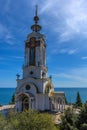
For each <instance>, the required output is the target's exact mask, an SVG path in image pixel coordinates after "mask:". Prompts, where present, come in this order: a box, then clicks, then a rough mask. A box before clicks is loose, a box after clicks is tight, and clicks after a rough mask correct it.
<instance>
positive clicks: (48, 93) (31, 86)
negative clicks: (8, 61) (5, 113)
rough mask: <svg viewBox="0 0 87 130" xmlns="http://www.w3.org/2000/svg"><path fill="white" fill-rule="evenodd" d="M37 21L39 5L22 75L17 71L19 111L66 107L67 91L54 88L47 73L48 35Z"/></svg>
mask: <svg viewBox="0 0 87 130" xmlns="http://www.w3.org/2000/svg"><path fill="white" fill-rule="evenodd" d="M38 21H39V17H38V15H37V8H36V13H35V17H34V22H35V23H34V25H32V26H31V29H32V32H31V33H30V34H29V35H28V36H27V39H26V41H25V57H24V65H23V77H22V79H20V78H19V75H18V74H17V87H16V94H15V106H16V110H17V111H19V112H21V111H23V110H25V109H33V110H39V111H45V110H50V111H62V112H63V111H64V109H65V94H64V92H55V91H54V86H53V84H52V78H51V77H47V71H48V69H47V66H46V41H45V36H44V35H43V34H41V33H40V30H41V28H42V27H41V26H40V25H39V24H38Z"/></svg>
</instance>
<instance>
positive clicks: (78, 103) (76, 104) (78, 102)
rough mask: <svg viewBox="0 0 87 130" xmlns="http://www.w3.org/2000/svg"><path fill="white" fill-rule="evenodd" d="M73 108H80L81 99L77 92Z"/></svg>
mask: <svg viewBox="0 0 87 130" xmlns="http://www.w3.org/2000/svg"><path fill="white" fill-rule="evenodd" d="M75 106H76V107H82V100H81V97H80V94H79V92H77V97H76V103H75Z"/></svg>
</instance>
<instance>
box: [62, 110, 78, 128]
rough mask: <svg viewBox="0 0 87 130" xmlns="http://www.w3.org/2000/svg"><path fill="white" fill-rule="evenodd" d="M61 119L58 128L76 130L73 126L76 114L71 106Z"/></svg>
mask: <svg viewBox="0 0 87 130" xmlns="http://www.w3.org/2000/svg"><path fill="white" fill-rule="evenodd" d="M61 119H62V123H61V124H60V130H77V129H76V128H75V120H76V115H75V114H74V113H73V110H72V109H71V108H68V109H67V110H66V111H65V113H64V115H63V116H62V117H61Z"/></svg>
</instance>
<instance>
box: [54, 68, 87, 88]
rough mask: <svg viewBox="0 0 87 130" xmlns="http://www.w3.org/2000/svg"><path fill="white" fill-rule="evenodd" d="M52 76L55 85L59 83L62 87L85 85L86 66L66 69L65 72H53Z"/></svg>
mask: <svg viewBox="0 0 87 130" xmlns="http://www.w3.org/2000/svg"><path fill="white" fill-rule="evenodd" d="M52 76H53V78H54V79H55V84H56V86H58V84H59V83H60V86H63V87H66V86H68V87H78V86H79V87H87V67H80V68H75V69H71V70H69V69H68V70H67V71H66V72H61V73H53V74H52ZM56 79H57V80H56ZM57 81H58V82H59V83H58V82H57ZM70 83H71V84H70ZM73 83H74V84H73Z"/></svg>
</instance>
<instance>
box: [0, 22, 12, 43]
mask: <svg viewBox="0 0 87 130" xmlns="http://www.w3.org/2000/svg"><path fill="white" fill-rule="evenodd" d="M0 41H4V42H5V43H8V44H10V45H13V44H14V37H13V35H12V33H11V32H10V30H9V29H8V28H7V27H6V26H5V25H3V24H1V23H0Z"/></svg>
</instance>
